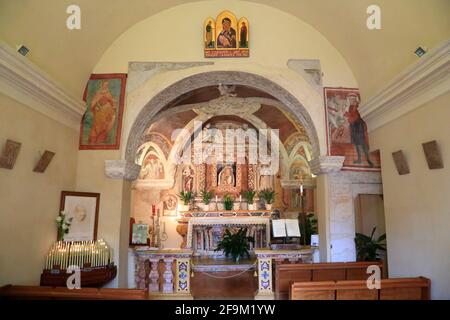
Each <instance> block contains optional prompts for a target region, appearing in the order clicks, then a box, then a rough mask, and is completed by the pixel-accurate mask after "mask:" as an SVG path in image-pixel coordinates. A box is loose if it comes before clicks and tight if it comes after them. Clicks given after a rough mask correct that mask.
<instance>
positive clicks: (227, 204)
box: [223, 193, 234, 210]
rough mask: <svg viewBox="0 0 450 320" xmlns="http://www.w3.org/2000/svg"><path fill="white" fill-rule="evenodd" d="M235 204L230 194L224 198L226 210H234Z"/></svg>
mask: <svg viewBox="0 0 450 320" xmlns="http://www.w3.org/2000/svg"><path fill="white" fill-rule="evenodd" d="M233 202H234V199H233V197H232V196H231V195H230V194H228V193H227V194H226V195H224V196H223V205H224V207H225V210H232V209H233Z"/></svg>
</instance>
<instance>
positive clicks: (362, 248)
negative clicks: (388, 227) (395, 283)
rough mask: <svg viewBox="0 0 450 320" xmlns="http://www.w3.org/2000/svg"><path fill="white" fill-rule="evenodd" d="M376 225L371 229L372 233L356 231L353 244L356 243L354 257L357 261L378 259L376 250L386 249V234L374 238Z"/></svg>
mask: <svg viewBox="0 0 450 320" xmlns="http://www.w3.org/2000/svg"><path fill="white" fill-rule="evenodd" d="M376 229H377V227H374V228H373V229H372V234H371V235H370V237H369V236H366V235H364V234H362V233H356V237H355V245H356V257H357V259H356V260H357V261H375V260H380V256H379V254H378V251H386V244H385V243H384V241H385V240H386V234H382V235H381V236H379V237H378V239H374V238H373V235H374V234H375V230H376Z"/></svg>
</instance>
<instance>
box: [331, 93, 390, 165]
mask: <svg viewBox="0 0 450 320" xmlns="http://www.w3.org/2000/svg"><path fill="white" fill-rule="evenodd" d="M324 98H325V111H326V116H327V135H328V137H327V138H328V153H329V154H330V155H332V156H345V161H344V166H343V169H344V170H354V171H379V170H380V168H381V164H380V153H379V151H378V150H377V151H374V152H370V147H369V136H368V133H367V125H366V123H365V121H364V120H363V119H362V118H361V115H360V113H359V103H360V95H359V90H358V89H349V88H324Z"/></svg>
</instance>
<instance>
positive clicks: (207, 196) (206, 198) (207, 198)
mask: <svg viewBox="0 0 450 320" xmlns="http://www.w3.org/2000/svg"><path fill="white" fill-rule="evenodd" d="M213 195H214V192H213V191H206V190H202V191H200V196H201V197H202V201H203V203H204V204H205V207H204V208H205V211H208V210H209V204H210V202H211V199H212V197H213Z"/></svg>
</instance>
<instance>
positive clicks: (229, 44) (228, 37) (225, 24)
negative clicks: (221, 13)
mask: <svg viewBox="0 0 450 320" xmlns="http://www.w3.org/2000/svg"><path fill="white" fill-rule="evenodd" d="M222 28H223V30H222V31H221V32H220V33H219V36H218V37H217V48H236V30H234V29H233V28H232V27H231V19H230V18H228V17H225V18H223V19H222Z"/></svg>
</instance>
